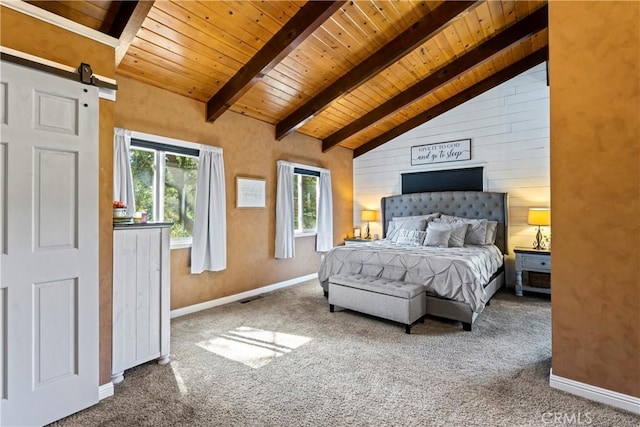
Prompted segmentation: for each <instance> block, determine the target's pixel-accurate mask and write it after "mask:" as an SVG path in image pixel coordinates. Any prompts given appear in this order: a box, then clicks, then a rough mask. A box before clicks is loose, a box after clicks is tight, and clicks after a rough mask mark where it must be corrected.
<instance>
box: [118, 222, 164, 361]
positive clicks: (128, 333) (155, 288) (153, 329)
mask: <svg viewBox="0 0 640 427" xmlns="http://www.w3.org/2000/svg"><path fill="white" fill-rule="evenodd" d="M161 255H162V254H161V230H160V229H157V228H150V229H131V230H116V231H115V232H114V239H113V361H112V373H117V372H122V371H123V370H125V369H128V368H130V367H132V366H135V365H138V364H140V363H144V362H146V361H149V360H151V359H154V358H157V357H159V356H160V344H161V343H160V340H161V330H160V328H161V318H160V311H161V265H162V259H161Z"/></svg>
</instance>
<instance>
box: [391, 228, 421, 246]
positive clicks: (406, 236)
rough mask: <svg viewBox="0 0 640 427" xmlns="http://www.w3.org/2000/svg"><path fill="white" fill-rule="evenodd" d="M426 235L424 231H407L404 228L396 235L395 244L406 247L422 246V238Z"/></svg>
mask: <svg viewBox="0 0 640 427" xmlns="http://www.w3.org/2000/svg"><path fill="white" fill-rule="evenodd" d="M426 235H427V232H426V231H420V230H407V229H406V228H403V229H401V230H400V232H399V233H398V239H397V241H396V243H397V244H399V245H406V246H422V242H424V237H425V236H426Z"/></svg>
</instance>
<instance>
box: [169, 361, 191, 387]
mask: <svg viewBox="0 0 640 427" xmlns="http://www.w3.org/2000/svg"><path fill="white" fill-rule="evenodd" d="M177 365H178V363H177V362H176V361H175V360H174V361H173V362H172V363H171V364H170V365H169V366H171V370H172V371H173V376H174V378H175V379H176V385H177V386H178V390H180V394H183V395H184V394H187V391H188V390H187V385H186V384H185V382H184V379H183V378H182V375H180V372H178V366H177Z"/></svg>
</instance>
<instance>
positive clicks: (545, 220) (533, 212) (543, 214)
mask: <svg viewBox="0 0 640 427" xmlns="http://www.w3.org/2000/svg"><path fill="white" fill-rule="evenodd" d="M527 223H528V224H529V225H538V226H542V225H551V211H550V210H549V208H530V209H529V215H528V216H527Z"/></svg>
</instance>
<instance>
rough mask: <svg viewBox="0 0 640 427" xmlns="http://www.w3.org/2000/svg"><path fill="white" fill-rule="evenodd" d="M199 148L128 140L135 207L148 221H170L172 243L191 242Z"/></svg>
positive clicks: (186, 243)
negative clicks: (145, 215) (171, 224)
mask: <svg viewBox="0 0 640 427" xmlns="http://www.w3.org/2000/svg"><path fill="white" fill-rule="evenodd" d="M198 155H199V152H198V150H195V149H191V148H184V147H179V146H171V145H167V144H161V143H155V142H152V141H142V140H139V139H132V140H131V154H130V159H131V175H132V179H133V191H134V194H135V200H136V211H138V212H147V215H148V219H149V221H171V222H173V227H172V228H171V243H172V245H174V246H175V245H180V244H185V245H188V244H191V241H192V236H193V222H194V216H195V197H196V183H197V179H198Z"/></svg>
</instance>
